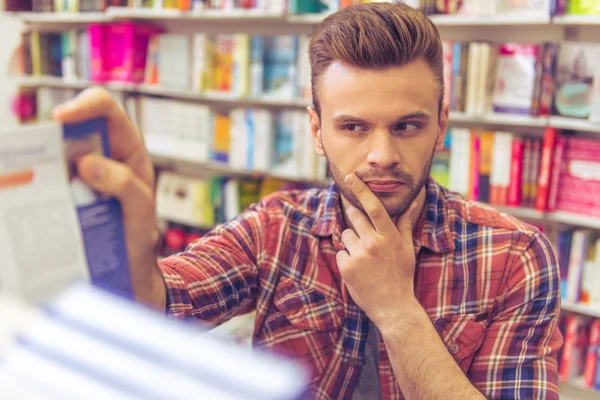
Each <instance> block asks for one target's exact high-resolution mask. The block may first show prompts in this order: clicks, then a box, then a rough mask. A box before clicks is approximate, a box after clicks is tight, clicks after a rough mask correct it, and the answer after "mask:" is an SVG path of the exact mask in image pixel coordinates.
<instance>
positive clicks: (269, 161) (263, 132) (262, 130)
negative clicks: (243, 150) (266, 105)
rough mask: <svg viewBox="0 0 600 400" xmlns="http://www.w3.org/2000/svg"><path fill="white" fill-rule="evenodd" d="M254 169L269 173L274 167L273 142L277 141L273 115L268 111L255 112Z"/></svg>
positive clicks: (257, 110)
mask: <svg viewBox="0 0 600 400" xmlns="http://www.w3.org/2000/svg"><path fill="white" fill-rule="evenodd" d="M253 116H254V121H253V128H254V131H253V135H252V136H253V139H254V143H253V151H254V157H253V159H254V169H256V170H257V171H267V170H269V169H270V168H271V167H272V166H273V142H274V141H275V132H274V122H273V114H272V113H271V112H270V111H268V110H263V109H255V110H253Z"/></svg>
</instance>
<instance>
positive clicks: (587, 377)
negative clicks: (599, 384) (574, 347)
mask: <svg viewBox="0 0 600 400" xmlns="http://www.w3.org/2000/svg"><path fill="white" fill-rule="evenodd" d="M599 353H600V320H598V319H597V320H595V321H593V322H592V324H591V326H590V343H589V346H588V351H587V355H586V358H585V365H584V367H583V379H584V381H583V382H584V384H585V386H586V387H588V388H593V387H594V382H595V380H596V373H597V372H596V369H597V367H598V354H599Z"/></svg>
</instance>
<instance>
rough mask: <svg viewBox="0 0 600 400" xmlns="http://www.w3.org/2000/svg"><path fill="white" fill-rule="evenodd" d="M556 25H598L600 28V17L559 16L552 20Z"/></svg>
mask: <svg viewBox="0 0 600 400" xmlns="http://www.w3.org/2000/svg"><path fill="white" fill-rule="evenodd" d="M552 23H554V24H556V25H592V26H593V25H598V26H600V15H557V16H556V17H554V18H552Z"/></svg>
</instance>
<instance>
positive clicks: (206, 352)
mask: <svg viewBox="0 0 600 400" xmlns="http://www.w3.org/2000/svg"><path fill="white" fill-rule="evenodd" d="M13 308H14V305H13V304H12V303H11V302H8V304H5V302H3V300H2V298H1V297H0V312H2V315H3V316H5V317H6V320H5V321H4V322H3V324H10V323H11V322H12V318H11V315H12V314H11V313H10V312H6V313H5V312H4V311H6V310H11V309H13ZM24 309H25V311H26V312H25V313H27V311H28V310H30V312H29V314H30V315H29V318H28V320H26V321H23V320H22V318H21V320H19V321H15V324H16V325H17V327H16V328H15V329H13V330H12V332H13V333H12V335H11V334H10V329H9V330H6V329H5V327H2V328H0V344H2V343H3V342H4V343H6V344H5V345H3V346H0V359H2V363H1V364H0V398H2V399H17V398H18V399H25V398H26V399H67V398H68V399H89V400H96V399H98V400H104V399H157V400H158V399H172V400H184V399H190V400H191V399H223V400H250V399H264V400H291V399H299V398H301V396H302V392H303V391H304V390H305V387H306V383H307V377H308V375H307V372H306V371H305V370H304V369H302V368H301V367H298V366H297V365H296V364H294V363H291V362H289V361H288V360H285V359H281V358H279V357H275V356H273V355H271V354H265V353H262V352H259V351H254V352H252V351H250V350H249V349H244V348H241V347H238V346H237V345H235V344H233V343H230V342H228V341H226V340H225V339H223V338H221V337H219V336H218V335H217V334H213V333H208V332H207V330H205V329H203V328H201V327H198V326H197V325H192V324H188V323H184V322H181V321H174V320H169V319H167V318H166V317H165V316H164V315H161V314H159V313H157V312H154V311H151V310H149V309H146V308H144V307H142V306H140V305H138V304H135V303H132V302H130V301H127V300H124V299H123V298H122V297H119V296H114V295H112V294H110V293H109V292H106V291H101V290H98V289H94V288H93V287H92V286H89V285H83V284H80V285H75V286H73V287H71V288H70V289H69V290H68V291H66V292H65V293H63V294H62V295H61V296H59V297H57V298H56V299H55V300H53V301H52V302H50V303H47V304H46V305H45V307H43V308H42V310H37V309H35V308H31V309H30V308H27V307H24ZM90 310H93V312H90ZM23 314H24V313H23V312H21V313H19V315H23ZM15 319H17V318H15ZM5 332H9V333H8V336H10V337H8V338H7V337H2V336H3V333H4V336H6V335H7V333H5Z"/></svg>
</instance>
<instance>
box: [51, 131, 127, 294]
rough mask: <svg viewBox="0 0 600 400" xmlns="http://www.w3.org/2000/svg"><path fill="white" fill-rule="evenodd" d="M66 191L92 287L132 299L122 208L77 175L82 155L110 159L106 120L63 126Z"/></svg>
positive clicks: (113, 199) (116, 201) (114, 200)
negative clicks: (70, 200)
mask: <svg viewBox="0 0 600 400" xmlns="http://www.w3.org/2000/svg"><path fill="white" fill-rule="evenodd" d="M63 137H64V149H65V158H66V163H67V170H68V180H69V187H70V189H71V195H72V198H73V202H74V203H75V206H76V208H77V216H78V217H79V222H80V227H81V235H82V239H83V244H84V247H85V254H86V259H87V263H88V269H89V274H90V280H91V282H92V284H94V285H96V286H100V287H102V288H104V289H108V290H110V291H113V292H116V293H118V294H121V295H125V296H127V297H130V296H132V295H133V287H132V284H131V274H130V269H129V259H128V255H127V247H126V244H125V229H124V227H123V217H122V212H121V204H120V203H119V201H118V200H117V199H116V198H114V197H109V196H106V195H103V194H101V193H97V192H95V191H94V190H92V189H90V188H89V187H87V185H86V184H85V183H83V181H82V180H81V179H80V178H79V177H78V175H77V159H79V158H80V157H81V156H82V155H84V154H89V153H93V154H99V155H103V156H105V157H109V158H110V157H111V152H110V146H109V142H108V128H107V125H106V120H105V119H94V120H89V121H86V122H83V123H79V124H66V125H64V126H63Z"/></svg>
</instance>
